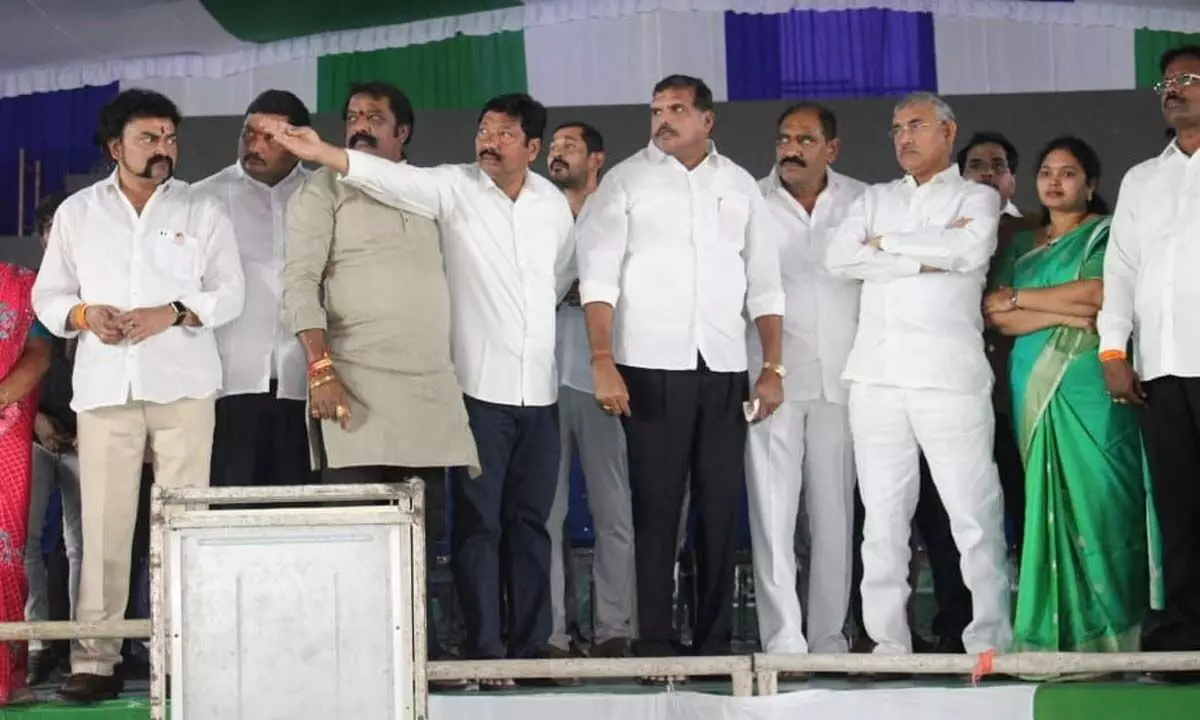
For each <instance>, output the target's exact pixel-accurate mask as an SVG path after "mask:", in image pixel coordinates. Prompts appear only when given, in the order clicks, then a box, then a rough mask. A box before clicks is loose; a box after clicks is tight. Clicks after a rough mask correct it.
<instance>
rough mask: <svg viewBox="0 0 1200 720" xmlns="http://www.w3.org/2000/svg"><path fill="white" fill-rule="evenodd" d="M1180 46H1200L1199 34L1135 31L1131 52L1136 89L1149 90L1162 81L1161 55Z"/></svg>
mask: <svg viewBox="0 0 1200 720" xmlns="http://www.w3.org/2000/svg"><path fill="white" fill-rule="evenodd" d="M1180 45H1200V33H1181V32H1169V31H1167V30H1137V31H1135V34H1134V36H1133V48H1134V50H1133V52H1134V56H1135V60H1136V63H1135V67H1136V68H1137V70H1136V77H1137V87H1138V89H1142V90H1149V89H1150V88H1153V87H1154V83H1156V82H1158V81H1159V80H1161V79H1162V72H1160V71H1159V69H1158V61H1159V59H1161V58H1162V54H1163V53H1165V52H1166V51H1168V50H1170V49H1171V48H1176V47H1179V46H1180Z"/></svg>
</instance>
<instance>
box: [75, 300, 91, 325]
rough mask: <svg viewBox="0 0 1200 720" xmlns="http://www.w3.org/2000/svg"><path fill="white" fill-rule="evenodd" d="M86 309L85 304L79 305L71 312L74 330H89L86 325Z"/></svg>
mask: <svg viewBox="0 0 1200 720" xmlns="http://www.w3.org/2000/svg"><path fill="white" fill-rule="evenodd" d="M87 309H88V305H87V303H79V304H78V305H76V306H75V308H74V309H73V310H72V311H71V323H72V324H73V325H75V329H76V330H78V331H80V332H83V331H85V330H89V329H90V328H89V327H88V324H87Z"/></svg>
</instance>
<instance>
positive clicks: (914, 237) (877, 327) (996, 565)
mask: <svg viewBox="0 0 1200 720" xmlns="http://www.w3.org/2000/svg"><path fill="white" fill-rule="evenodd" d="M956 129H957V127H956V125H955V122H954V113H953V111H952V110H951V109H950V107H949V106H948V105H946V103H945V102H944V101H943V100H941V99H940V98H938V97H937V96H935V95H932V94H929V93H916V94H914V95H911V96H909V97H907V98H905V99H903V100H901V101H900V103H899V104H897V105H896V109H895V114H894V116H893V119H892V131H891V132H892V138H893V142H894V145H895V148H896V158H897V160H898V161H899V163H900V165H901V167H903V168H904V170H905V171H906V173H907V174H906V175H905V177H904V178H902V179H900V180H896V181H894V182H891V183H885V184H880V185H873V186H871V187H870V188H868V189H867V191H866V193H865V194H864V195H863V196H862V198H860V199H859V201H858V202H857V203H855V205H854V207H853V208H852V209H851V210H850V212H849V214H848V215H847V217H846V220H845V221H844V222H843V223H842V225H841V227H840V228H839V229H838V232H837V234H836V235H835V237H834V240H833V242H832V243H831V244H830V246H829V251H828V254H827V256H826V265H827V267H828V268H829V270H830V271H831V272H832V273H833V274H834V275H836V276H839V277H848V278H856V279H859V280H862V281H863V289H862V301H861V303H862V305H861V312H860V315H859V325H858V334H857V335H856V337H855V339H854V347H853V349H852V350H851V352H850V358H849V360H848V361H847V364H846V371H845V373H844V374H843V380H845V381H846V382H848V383H850V427H851V430H852V432H853V434H854V458H855V462H856V465H857V468H858V481H859V490H860V493H861V495H862V500H863V506H864V507H865V509H866V518H865V522H864V525H863V545H862V555H863V580H862V604H863V620H864V622H865V624H866V630H867V634H869V635H870V636H871V638H872V639H873V640H874V641H875V642H876V646H875V652H877V653H888V654H900V653H910V652H912V649H913V648H912V637H911V636H910V634H909V627H908V619H907V617H906V613H905V604H906V601H907V599H908V596H909V593H910V587H909V583H908V561H909V557H910V555H909V536H910V531H911V523H912V519H913V512H914V510H915V509H916V506H917V499H918V496H919V493H920V471H919V453H922V452H923V453H924V455H925V458H926V459H927V460H928V462H929V468H930V471H931V474H932V479H933V482H934V485H935V486H936V487H937V491H938V494H939V495H940V496H941V499H942V502H943V504H944V505H945V507H946V511H947V513H948V514H949V517H950V527H951V531H952V532H953V535H954V540H955V544H956V545H957V546H958V550H959V553H960V554H961V556H962V561H961V568H962V573H963V578H964V580H965V581H966V585H967V588H968V589H969V590H970V591H971V599H972V620H971V622H970V624H969V625H967V627H966V629H965V630H964V631H963V638H962V639H963V644H964V646H965V648H966V650H967V652H971V653H982V652H984V651H987V650H995V651H997V652H1003V651H1005V650H1006V649H1007V648H1008V646H1009V645H1010V644H1011V642H1012V627H1011V624H1010V620H1009V604H1010V598H1009V590H1008V578H1007V571H1006V564H1005V543H1004V508H1003V498H1002V494H1001V490H1000V482H999V478H998V477H997V473H996V465H995V462H994V461H993V459H992V442H993V439H994V431H995V415H994V414H993V411H992V403H991V389H992V371H991V368H990V367H989V365H988V360H987V356H986V354H985V353H984V346H983V317H982V313H981V311H980V300H981V296H982V293H983V287H984V282H985V278H986V274H987V268H988V262H989V260H990V259H991V256H992V252H993V251H994V250H995V248H996V225H997V222H998V218H999V214H1000V201H999V198H998V197H997V194H996V191H995V190H993V189H992V188H990V187H987V186H985V185H982V184H979V183H975V182H970V181H968V180H964V179H963V178H962V177H961V175H960V174H959V172H958V168H957V167H956V166H954V165H952V164H951V163H950V152H951V149H952V148H953V145H954V134H955V131H956Z"/></svg>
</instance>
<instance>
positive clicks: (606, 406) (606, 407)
mask: <svg viewBox="0 0 1200 720" xmlns="http://www.w3.org/2000/svg"><path fill="white" fill-rule="evenodd" d="M600 409H601V410H603V411H604V412H606V413H611V412H612V408H611V407H609V406H608V405H601V406H600Z"/></svg>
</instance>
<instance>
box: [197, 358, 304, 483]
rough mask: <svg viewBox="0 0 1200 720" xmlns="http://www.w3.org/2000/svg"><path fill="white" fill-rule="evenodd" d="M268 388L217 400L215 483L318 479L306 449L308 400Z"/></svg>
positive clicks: (288, 481) (213, 452) (299, 481)
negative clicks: (281, 395) (290, 397)
mask: <svg viewBox="0 0 1200 720" xmlns="http://www.w3.org/2000/svg"><path fill="white" fill-rule="evenodd" d="M275 389H276V387H275V381H274V380H272V381H271V389H270V392H265V393H255V394H250V395H227V396H225V397H223V398H220V399H219V400H217V409H216V426H215V427H214V429H213V451H212V471H211V483H212V485H213V486H215V487H236V486H264V485H307V484H310V483H315V482H317V476H316V474H315V473H314V472H313V471H312V468H311V463H310V455H309V449H308V417H307V416H306V414H305V407H304V401H302V400H280V399H279V398H277V397H275Z"/></svg>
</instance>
